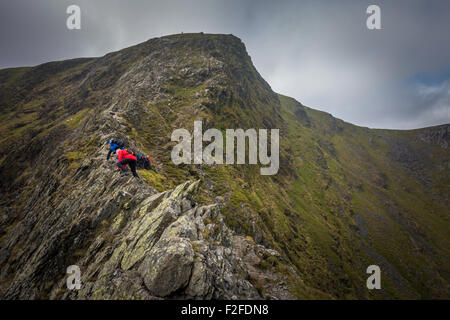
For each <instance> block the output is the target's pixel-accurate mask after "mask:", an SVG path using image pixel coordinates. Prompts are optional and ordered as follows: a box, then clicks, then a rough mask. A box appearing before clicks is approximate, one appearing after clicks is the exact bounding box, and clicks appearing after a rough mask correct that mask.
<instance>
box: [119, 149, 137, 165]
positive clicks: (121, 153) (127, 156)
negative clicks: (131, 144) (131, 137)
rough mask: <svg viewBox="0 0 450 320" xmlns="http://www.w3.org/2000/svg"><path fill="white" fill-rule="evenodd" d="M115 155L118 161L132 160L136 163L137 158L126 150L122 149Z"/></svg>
mask: <svg viewBox="0 0 450 320" xmlns="http://www.w3.org/2000/svg"><path fill="white" fill-rule="evenodd" d="M117 155H118V156H119V158H118V161H119V162H120V161H122V160H123V159H132V160H134V161H137V158H136V157H135V156H134V155H133V154H131V153H129V152H128V150H127V149H122V150H120V151H119V152H117Z"/></svg>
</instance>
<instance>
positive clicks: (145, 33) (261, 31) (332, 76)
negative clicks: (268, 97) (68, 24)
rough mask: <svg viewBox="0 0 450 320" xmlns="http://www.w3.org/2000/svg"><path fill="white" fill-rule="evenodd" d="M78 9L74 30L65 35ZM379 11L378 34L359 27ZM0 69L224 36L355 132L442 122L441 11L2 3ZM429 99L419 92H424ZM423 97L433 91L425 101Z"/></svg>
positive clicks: (449, 51)
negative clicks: (420, 77)
mask: <svg viewBox="0 0 450 320" xmlns="http://www.w3.org/2000/svg"><path fill="white" fill-rule="evenodd" d="M70 4H78V5H79V6H80V7H81V9H82V30H80V31H69V30H67V29H66V28H65V19H66V17H67V15H66V14H65V9H66V8H67V6H68V5H70ZM369 4H379V5H380V7H381V13H382V27H383V30H379V31H369V30H367V28H366V27H365V23H366V18H367V15H366V13H365V11H366V8H367V6H368V5H369ZM1 12H2V18H1V19H0V43H1V46H2V50H1V51H0V67H2V68H3V67H10V66H20V65H35V64H39V63H42V62H46V61H52V60H61V59H67V58H73V57H80V56H100V55H103V54H106V53H107V52H110V51H114V50H119V49H121V48H124V47H127V46H131V45H133V44H137V43H140V42H142V41H145V40H147V39H149V38H152V37H156V36H162V35H166V34H172V33H179V32H182V31H183V32H199V31H204V32H208V33H227V34H229V33H233V34H235V35H237V36H238V37H240V38H241V39H242V40H243V41H244V43H245V44H246V46H247V50H248V51H249V54H250V55H251V57H252V59H253V61H254V63H255V65H256V67H257V69H258V70H259V71H260V72H261V74H262V76H263V77H264V78H265V79H266V80H267V81H268V82H269V84H270V85H271V86H272V88H273V89H274V90H275V91H277V92H280V93H283V94H286V95H289V96H292V97H294V98H296V99H297V100H299V101H301V102H303V103H304V104H306V105H308V106H310V107H312V108H316V109H320V110H324V111H327V112H330V113H332V114H333V115H334V116H336V117H339V118H341V119H343V120H345V121H348V122H352V123H355V124H358V125H364V126H369V127H379V128H380V127H381V128H415V127H421V126H428V125H436V124H442V123H449V122H450V116H449V111H448V110H449V108H450V103H449V99H448V81H449V80H450V79H448V78H449V77H450V72H449V73H448V74H449V77H447V78H445V79H442V80H441V81H440V83H437V84H434V85H433V86H431V85H427V84H425V83H420V82H418V83H413V82H411V81H410V79H411V78H413V77H415V76H416V75H417V74H429V75H431V77H433V75H437V74H441V73H442V72H443V71H445V70H447V71H449V70H450V61H449V59H448V57H450V42H449V40H448V31H449V30H450V2H449V1H446V0H442V1H438V0H430V1H421V0H398V1H382V0H379V1H369V0H354V1H349V0H342V1H334V0H328V1H320V2H319V1H317V0H308V1H295V0H291V1H267V0H259V1H250V0H240V1H239V0H233V1H229V0H228V1H225V0H223V1H219V0H198V1H193V0H192V1H187V0H179V1H176V0H165V1H162V0H161V1H140V0H134V1H133V0H130V1H118V0H111V1H106V0H97V1H92V0H90V1H88V0H79V1H72V0H70V1H66V0H63V1H50V0H40V1H32V2H31V1H24V0H16V1H9V2H6V1H2V4H1ZM427 90H428V91H427ZM424 92H432V93H428V94H424Z"/></svg>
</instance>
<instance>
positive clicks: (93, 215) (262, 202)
mask: <svg viewBox="0 0 450 320" xmlns="http://www.w3.org/2000/svg"><path fill="white" fill-rule="evenodd" d="M0 111H1V115H0V118H1V126H0V144H1V145H2V148H1V149H0V192H1V194H2V197H1V198H0V298H2V299H49V298H50V299H259V298H269V299H291V298H302V299H303V298H325V299H331V298H339V299H356V298H359V299H384V298H447V299H448V297H450V292H449V290H448V288H449V286H448V284H449V279H448V274H450V263H449V261H450V255H449V252H448V249H447V248H448V247H450V243H449V241H448V231H449V222H448V221H449V219H448V218H449V216H448V207H449V198H448V195H449V194H450V189H449V188H450V184H449V178H448V169H449V168H450V153H449V149H448V125H443V126H438V127H434V128H425V129H421V130H411V131H395V130H370V129H367V128H361V127H357V126H353V125H351V124H348V123H345V122H343V121H341V120H339V119H335V118H333V117H332V116H331V115H329V114H326V113H323V112H319V111H316V110H313V109H310V108H308V107H306V106H303V105H302V104H301V103H299V102H297V101H295V100H294V99H292V98H289V97H285V96H282V95H279V94H276V93H275V92H273V91H272V90H271V88H270V86H269V85H268V84H267V82H266V81H265V80H264V79H263V78H262V77H261V76H260V75H259V73H258V72H257V70H256V69H255V67H254V66H253V64H252V62H251V58H250V56H249V55H248V54H247V52H246V50H245V46H244V44H243V43H242V41H241V40H240V39H238V38H236V37H234V36H232V35H206V34H182V35H172V36H167V37H161V38H155V39H151V40H149V41H147V42H144V43H142V44H139V45H137V46H134V47H130V48H127V49H124V50H121V51H118V52H113V53H110V54H107V55H105V56H104V57H99V58H89V59H74V60H68V61H61V62H51V63H46V64H43V65H40V66H36V67H33V68H14V69H5V70H0ZM195 120H202V123H203V129H204V130H206V129H208V128H218V129H220V130H225V129H227V128H243V129H248V128H255V129H258V128H267V129H271V128H278V129H280V146H279V147H280V170H279V172H278V174H277V175H275V176H261V175H260V174H259V172H260V170H259V169H260V167H259V166H255V165H236V166H231V165H230V166H228V165H178V166H177V165H175V164H173V162H172V161H171V159H170V154H171V150H172V147H173V146H174V144H175V143H174V142H171V139H170V136H171V133H172V132H173V130H174V129H179V128H186V129H187V130H192V128H193V122H194V121H195ZM112 138H120V139H122V140H124V141H125V142H126V145H127V147H129V148H131V149H133V150H138V151H140V152H143V153H145V154H149V155H150V156H151V157H152V159H153V161H152V166H153V169H152V170H148V171H147V170H140V171H139V174H140V175H141V177H142V179H141V180H137V179H135V178H134V177H133V176H131V175H130V174H129V173H125V174H119V172H117V171H115V165H114V162H113V161H112V160H110V161H109V162H108V161H106V160H105V159H106V149H105V141H106V140H109V139H112ZM204 146H205V145H204ZM371 264H378V265H380V267H381V268H382V274H383V290H377V291H376V292H375V291H373V290H372V291H370V290H367V289H366V285H365V284H366V276H367V274H366V268H367V266H368V265H371ZM71 265H76V266H79V268H80V271H81V282H82V286H81V289H80V290H73V291H71V290H68V289H67V286H66V280H67V278H68V275H67V274H66V270H67V267H69V266H71ZM384 285H385V286H384Z"/></svg>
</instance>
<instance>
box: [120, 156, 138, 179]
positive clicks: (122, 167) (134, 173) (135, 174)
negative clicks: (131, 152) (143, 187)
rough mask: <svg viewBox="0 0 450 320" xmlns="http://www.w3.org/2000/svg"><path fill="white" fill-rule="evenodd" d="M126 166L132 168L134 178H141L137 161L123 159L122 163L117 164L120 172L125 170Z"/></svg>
mask: <svg viewBox="0 0 450 320" xmlns="http://www.w3.org/2000/svg"><path fill="white" fill-rule="evenodd" d="M124 164H127V165H129V166H130V169H131V172H132V173H133V176H135V177H136V178H139V175H138V174H137V172H136V160H133V159H123V160H122V161H120V162H119V163H117V165H118V166H119V168H120V170H122V171H123V170H125V168H124V166H123V165H124Z"/></svg>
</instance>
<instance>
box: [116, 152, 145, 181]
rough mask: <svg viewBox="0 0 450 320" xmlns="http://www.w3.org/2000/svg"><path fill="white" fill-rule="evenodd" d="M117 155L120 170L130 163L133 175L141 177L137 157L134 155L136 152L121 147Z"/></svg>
mask: <svg viewBox="0 0 450 320" xmlns="http://www.w3.org/2000/svg"><path fill="white" fill-rule="evenodd" d="M117 155H118V159H117V166H118V167H119V170H120V171H124V170H125V166H126V165H127V164H128V165H130V169H131V172H132V173H133V176H135V177H136V178H140V177H139V175H138V174H137V172H136V165H137V158H136V156H135V155H134V152H133V151H129V150H127V149H121V150H119V151H118V152H117Z"/></svg>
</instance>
